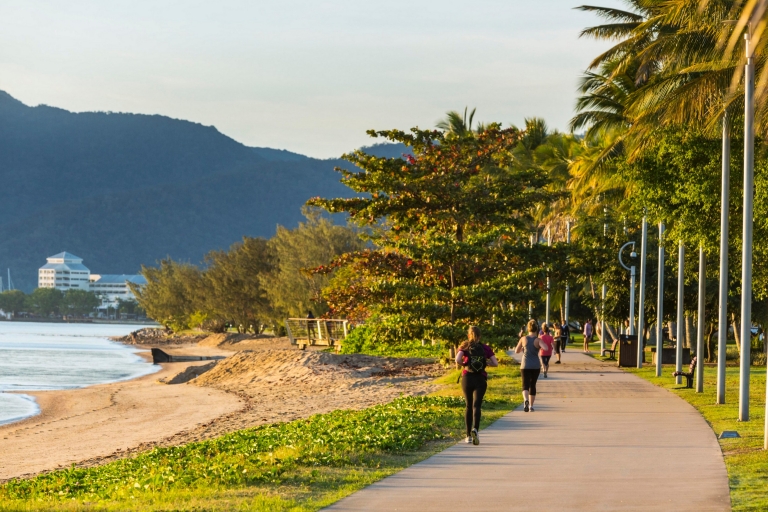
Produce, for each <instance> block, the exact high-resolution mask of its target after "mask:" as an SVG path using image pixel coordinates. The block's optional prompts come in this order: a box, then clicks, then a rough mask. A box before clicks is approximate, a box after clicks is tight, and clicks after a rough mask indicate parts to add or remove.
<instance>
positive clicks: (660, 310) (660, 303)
mask: <svg viewBox="0 0 768 512" xmlns="http://www.w3.org/2000/svg"><path fill="white" fill-rule="evenodd" d="M657 288H658V298H657V299H656V376H657V377H661V359H662V353H661V352H662V349H663V347H664V343H663V338H664V223H663V222H659V282H658V286H657Z"/></svg>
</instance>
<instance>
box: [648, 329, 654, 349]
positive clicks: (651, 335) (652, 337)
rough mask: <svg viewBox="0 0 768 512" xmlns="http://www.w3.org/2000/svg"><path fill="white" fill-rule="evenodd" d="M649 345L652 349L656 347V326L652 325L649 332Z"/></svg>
mask: <svg viewBox="0 0 768 512" xmlns="http://www.w3.org/2000/svg"><path fill="white" fill-rule="evenodd" d="M648 345H649V346H651V347H655V346H656V325H655V324H654V325H652V326H651V328H650V330H649V332H648Z"/></svg>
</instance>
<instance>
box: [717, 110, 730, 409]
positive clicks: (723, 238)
mask: <svg viewBox="0 0 768 512" xmlns="http://www.w3.org/2000/svg"><path fill="white" fill-rule="evenodd" d="M722 164H723V171H722V185H721V197H720V289H719V295H718V296H719V301H718V308H719V311H718V314H717V400H716V401H715V402H716V403H718V404H724V403H725V352H726V343H727V342H728V210H729V208H730V189H731V127H730V119H729V118H728V111H726V112H725V115H723V162H722Z"/></svg>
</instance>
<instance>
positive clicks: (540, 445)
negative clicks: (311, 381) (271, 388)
mask: <svg viewBox="0 0 768 512" xmlns="http://www.w3.org/2000/svg"><path fill="white" fill-rule="evenodd" d="M552 362H553V363H554V358H553V361H552ZM670 378H671V377H670ZM537 388H538V396H537V400H536V406H535V408H536V411H535V412H528V413H526V412H523V410H522V408H518V409H516V410H515V411H512V412H511V413H509V414H507V415H506V416H504V417H503V418H501V419H500V420H499V421H497V422H496V423H494V424H493V425H492V426H491V427H489V428H488V429H486V430H483V431H482V432H480V446H473V445H467V444H464V443H463V442H462V443H461V444H458V445H456V446H453V447H451V448H448V449H447V450H445V451H443V452H441V453H439V454H437V455H434V456H433V457H430V458H429V459H427V460H425V461H423V462H420V463H419V464H416V465H414V466H411V467H410V468H407V469H405V470H403V471H401V472H400V473H398V474H396V475H393V476H391V477H389V478H386V479H384V480H382V481H380V482H378V483H376V484H373V485H371V486H369V487H367V488H365V489H363V490H361V491H359V492H357V493H355V494H353V495H351V496H349V497H347V498H345V499H343V500H341V501H339V502H338V503H336V504H335V505H333V506H331V507H329V508H328V509H327V510H333V511H394V510H406V511H410V510H413V511H418V512H428V511H440V512H446V511H461V512H470V511H497V510H498V511H501V510H504V511H507V510H515V511H518V510H519V511H526V510H535V511H550V510H552V511H555V510H558V511H559V510H566V511H567V510H584V511H596V510H606V511H614V510H638V511H640V510H642V511H654V510H663V511H666V512H675V511H688V510H690V511H715V510H716V511H725V510H730V509H731V505H730V503H731V502H730V497H729V492H728V475H727V473H726V470H725V464H724V462H723V457H722V453H721V451H720V446H719V444H718V442H717V439H716V437H715V434H714V433H713V432H712V429H711V428H710V427H709V425H707V423H706V422H705V421H704V419H703V418H702V417H701V416H700V415H699V413H698V412H696V410H695V409H694V408H693V407H691V406H690V405H689V404H688V403H687V402H685V401H684V400H682V399H681V398H679V397H677V396H676V395H674V394H672V393H670V392H668V391H666V390H664V389H661V388H658V387H656V386H653V385H651V384H649V383H648V382H646V381H644V380H642V379H640V378H638V377H635V376H633V375H630V374H627V373H624V372H622V371H620V370H618V369H617V368H616V367H615V365H610V364H607V363H601V362H599V361H596V360H595V359H592V358H591V357H589V356H586V355H584V354H581V353H574V352H572V351H568V352H566V353H565V354H564V355H563V364H560V365H555V364H552V365H550V372H549V378H548V379H539V383H538V385H537Z"/></svg>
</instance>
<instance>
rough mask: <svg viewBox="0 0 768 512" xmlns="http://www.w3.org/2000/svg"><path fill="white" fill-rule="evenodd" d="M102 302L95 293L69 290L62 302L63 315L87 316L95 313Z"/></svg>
mask: <svg viewBox="0 0 768 512" xmlns="http://www.w3.org/2000/svg"><path fill="white" fill-rule="evenodd" d="M99 304H101V301H100V300H99V297H98V296H97V295H96V294H95V293H93V292H87V291H85V290H67V291H66V292H64V296H63V297H62V301H61V313H62V314H64V315H85V314H88V313H91V312H93V310H94V309H96V308H97V307H98V306H99Z"/></svg>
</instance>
